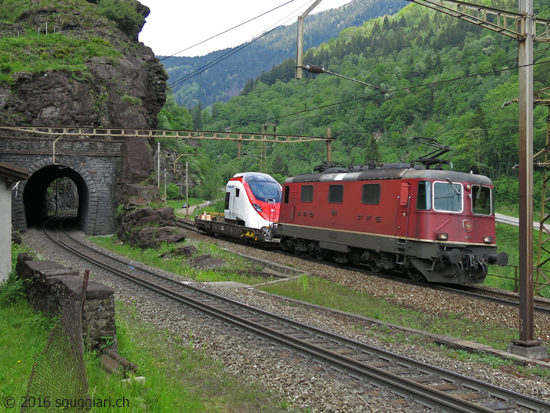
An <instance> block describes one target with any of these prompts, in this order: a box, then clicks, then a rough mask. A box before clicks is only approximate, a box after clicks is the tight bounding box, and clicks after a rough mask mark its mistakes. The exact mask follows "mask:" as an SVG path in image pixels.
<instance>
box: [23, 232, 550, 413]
mask: <svg viewBox="0 0 550 413" xmlns="http://www.w3.org/2000/svg"><path fill="white" fill-rule="evenodd" d="M189 237H197V238H200V239H203V240H208V241H210V242H212V240H211V239H210V238H208V237H203V236H201V235H192V234H189ZM80 238H82V239H84V237H83V236H82V235H81V236H80ZM23 239H24V242H25V244H26V245H29V246H30V247H32V248H33V249H35V250H36V251H37V252H39V253H40V254H41V255H42V257H37V259H50V260H54V261H57V262H59V263H60V264H62V265H64V266H67V267H70V268H75V269H79V270H81V271H83V270H84V269H87V268H88V267H89V266H87V264H85V263H82V261H80V260H79V259H78V258H75V257H73V256H69V255H68V254H67V253H65V252H63V251H62V250H60V249H58V248H57V247H55V246H53V245H52V244H51V243H50V241H48V240H47V239H46V238H45V237H44V236H43V235H42V233H41V232H40V231H38V230H33V229H31V230H29V231H28V232H27V233H25V234H24V237H23ZM216 243H217V244H218V245H219V246H220V247H222V248H227V249H229V250H232V251H235V252H236V253H240V254H246V255H249V256H254V257H258V258H261V259H264V260H268V261H271V262H278V263H280V264H283V265H288V266H292V267H294V268H301V269H303V270H305V271H308V272H311V273H313V274H316V275H319V276H322V277H324V278H326V279H327V280H330V281H333V282H335V283H340V284H342V285H344V286H346V287H348V288H351V289H354V290H358V291H363V292H365V293H366V294H370V295H373V296H376V297H384V299H386V300H388V301H390V302H392V303H394V304H398V305H401V306H404V307H406V308H413V309H415V310H420V311H423V312H425V313H428V314H431V315H434V316H437V315H438V314H442V313H452V314H461V315H462V316H463V317H465V318H468V319H469V320H472V321H476V322H479V321H481V322H485V323H487V324H495V325H498V326H502V327H509V328H518V322H519V317H518V314H517V310H514V309H512V308H509V307H504V306H502V305H497V304H492V303H487V302H482V301H478V300H475V299H472V298H467V297H462V296H458V295H454V294H449V293H443V292H437V291H432V290H428V289H425V288H422V287H420V286H414V285H409V284H403V283H396V282H393V281H391V280H387V279H383V278H380V277H376V276H366V275H364V274H358V273H356V272H354V271H348V270H344V269H341V268H338V267H334V266H329V265H324V264H322V263H316V262H311V261H304V260H300V259H298V258H295V257H289V256H281V255H280V254H277V253H274V252H270V251H267V250H261V249H255V248H251V247H247V246H242V245H235V244H233V243H229V242H226V241H223V240H219V239H218V240H216ZM94 247H95V248H99V247H97V246H94ZM130 264H131V263H130ZM89 269H90V270H91V271H92V274H93V276H94V279H95V280H96V281H99V282H103V283H105V284H107V285H109V286H111V287H113V288H115V289H116V293H115V294H116V300H120V301H123V302H124V303H125V304H127V305H132V304H133V303H135V308H136V309H137V311H138V312H139V314H140V317H141V318H142V319H143V320H144V321H147V322H150V323H152V324H154V325H156V326H158V327H159V329H163V330H164V329H167V330H168V331H170V332H171V333H173V334H174V335H177V336H179V337H181V339H182V340H183V341H184V342H186V343H188V344H190V343H191V341H192V344H193V346H194V347H195V349H197V350H200V351H201V352H204V354H205V355H207V356H208V357H210V358H211V359H213V360H217V361H220V362H221V363H222V364H223V365H224V366H225V369H226V370H227V371H228V372H231V373H232V374H235V375H236V376H237V377H238V378H239V379H240V380H255V381H257V382H260V383H262V384H263V385H264V386H265V387H267V388H269V389H272V390H273V391H276V392H279V393H280V394H283V395H285V396H286V397H287V398H288V400H289V405H290V407H291V408H295V409H298V410H300V409H309V411H314V412H385V411H394V412H400V411H403V412H413V411H425V410H426V409H425V408H423V407H421V406H419V405H417V404H415V403H414V402H412V401H407V402H406V403H402V402H401V401H399V400H398V398H396V397H395V396H393V395H391V394H387V393H386V392H384V391H380V390H379V389H376V388H375V387H373V386H371V385H370V384H368V383H363V382H359V381H357V380H356V379H354V378H351V377H350V376H348V375H346V374H343V373H341V372H337V371H334V370H333V369H331V368H330V367H327V366H322V365H319V364H317V363H314V362H312V361H310V360H305V359H304V358H302V357H301V356H299V355H297V354H295V353H293V352H291V351H288V350H287V349H285V348H282V347H280V346H276V345H274V344H273V343H270V342H268V341H265V340H259V339H258V338H255V337H252V336H250V335H247V334H245V333H243V332H240V331H237V330H235V329H232V328H230V327H228V326H226V325H224V324H222V323H220V322H217V321H215V320H211V319H209V318H206V317H204V316H202V315H200V314H197V313H195V312H193V311H191V310H189V309H187V308H186V307H184V306H181V305H174V304H173V303H171V302H169V301H168V300H166V299H164V298H158V296H156V295H154V294H153V293H149V292H146V291H145V290H144V289H142V288H140V287H137V286H135V285H132V284H130V283H129V282H127V281H124V280H120V279H118V278H116V277H113V276H110V275H107V274H105V273H104V272H103V271H101V270H99V269H96V268H89ZM163 273H164V272H163ZM176 277H178V278H179V279H181V277H179V276H176ZM201 286H202V287H203V288H207V289H209V290H211V291H214V292H216V293H218V294H220V295H224V296H228V297H230V298H233V299H235V300H237V301H240V302H243V303H246V304H248V305H252V306H255V307H259V308H262V309H264V310H266V311H270V312H273V313H277V314H280V315H282V316H285V317H289V318H292V319H295V320H297V321H300V322H302V323H305V324H308V325H312V326H314V327H317V328H321V329H324V330H327V331H331V332H333V333H336V334H340V335H343V336H346V337H349V338H351V339H354V340H357V341H362V342H365V343H368V344H371V345H375V346H377V347H380V348H384V349H386V350H390V351H393V352H396V353H398V354H401V355H403V356H407V357H410V358H414V359H416V360H420V361H423V362H425V363H429V364H431V365H435V366H438V367H441V368H444V369H448V370H452V371H456V372H459V373H461V374H464V375H467V376H469V377H473V378H476V379H480V380H483V381H486V382H489V383H492V384H494V385H498V386H502V387H506V388H510V389H513V390H515V391H517V392H520V393H524V394H528V395H531V396H533V397H536V398H539V399H542V400H546V401H550V390H549V389H548V383H547V382H546V380H544V379H540V378H536V377H535V378H532V377H522V376H519V375H518V373H517V371H516V370H515V369H513V368H509V369H507V368H492V367H491V366H489V365H488V364H485V363H480V362H465V361H460V360H456V359H453V358H450V357H448V356H447V355H446V351H444V350H441V349H439V348H438V347H436V346H433V345H429V343H431V339H430V338H428V337H424V336H422V335H417V334H413V333H409V332H407V333H406V335H407V337H410V340H408V339H402V340H395V341H391V340H390V341H388V340H387V339H384V338H383V337H381V336H379V335H378V333H377V331H378V330H379V325H378V324H376V323H369V322H367V321H365V320H363V321H362V322H361V328H358V322H359V321H358V319H356V318H354V317H350V316H347V315H345V314H341V313H334V312H330V311H325V310H323V309H319V308H317V307H311V306H307V305H301V304H299V303H295V302H294V303H292V305H289V301H288V300H285V299H280V298H278V297H273V296H271V295H269V294H265V293H263V292H260V291H257V290H255V289H254V288H250V287H241V288H235V287H232V288H228V287H222V286H221V285H216V284H215V283H208V284H207V283H203V284H202V285H201ZM535 332H536V334H537V337H540V338H541V339H542V340H543V341H544V342H545V343H548V342H549V341H550V320H549V317H546V316H540V315H536V317H535ZM190 336H192V340H191V339H190Z"/></svg>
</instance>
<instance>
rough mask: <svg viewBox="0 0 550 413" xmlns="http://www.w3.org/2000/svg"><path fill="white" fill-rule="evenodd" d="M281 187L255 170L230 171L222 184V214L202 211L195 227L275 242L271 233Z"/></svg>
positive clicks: (276, 215) (217, 232) (276, 219)
mask: <svg viewBox="0 0 550 413" xmlns="http://www.w3.org/2000/svg"><path fill="white" fill-rule="evenodd" d="M281 196H282V187H281V184H279V183H278V182H277V181H276V180H275V179H274V178H273V177H272V176H270V175H268V174H264V173H259V172H243V173H238V174H236V175H234V176H233V177H232V178H231V179H230V180H229V182H227V185H226V188H225V207H224V213H223V215H212V214H202V215H200V216H198V217H196V218H195V227H197V228H198V229H201V230H203V231H205V232H207V233H211V234H223V235H228V236H230V237H234V238H241V239H246V240H250V241H254V242H259V243H262V244H263V243H277V242H278V241H279V240H278V239H277V238H275V237H274V232H275V229H276V225H277V221H278V219H279V210H280V207H281Z"/></svg>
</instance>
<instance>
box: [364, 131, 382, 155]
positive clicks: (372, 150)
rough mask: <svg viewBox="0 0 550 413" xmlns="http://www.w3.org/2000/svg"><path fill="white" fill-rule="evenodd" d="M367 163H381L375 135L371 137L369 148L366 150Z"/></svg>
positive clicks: (368, 143)
mask: <svg viewBox="0 0 550 413" xmlns="http://www.w3.org/2000/svg"><path fill="white" fill-rule="evenodd" d="M365 161H366V162H369V161H375V162H380V150H379V145H378V141H377V140H376V137H375V136H374V135H371V137H370V138H369V141H368V142H367V147H366V148H365Z"/></svg>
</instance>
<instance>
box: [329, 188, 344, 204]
mask: <svg viewBox="0 0 550 413" xmlns="http://www.w3.org/2000/svg"><path fill="white" fill-rule="evenodd" d="M343 200H344V185H330V186H329V187H328V202H329V203H331V204H341V203H342V201H343Z"/></svg>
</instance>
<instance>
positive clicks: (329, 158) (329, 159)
mask: <svg viewBox="0 0 550 413" xmlns="http://www.w3.org/2000/svg"><path fill="white" fill-rule="evenodd" d="M327 162H332V129H331V128H327Z"/></svg>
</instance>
